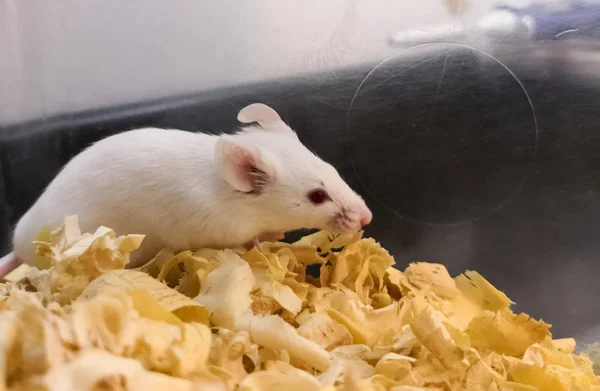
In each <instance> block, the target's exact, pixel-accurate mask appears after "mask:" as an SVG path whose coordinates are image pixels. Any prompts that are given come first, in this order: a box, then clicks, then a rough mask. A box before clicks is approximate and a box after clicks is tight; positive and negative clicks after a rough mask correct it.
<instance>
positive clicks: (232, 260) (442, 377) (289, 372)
mask: <svg viewBox="0 0 600 391" xmlns="http://www.w3.org/2000/svg"><path fill="white" fill-rule="evenodd" d="M142 240H144V237H143V235H126V236H120V237H117V236H116V235H115V233H114V231H112V230H111V229H110V228H107V227H99V228H98V230H96V232H95V233H93V234H89V233H84V234H82V233H81V232H80V230H79V226H78V222H77V217H76V216H69V217H67V218H65V222H64V225H63V226H62V227H60V228H59V229H57V230H56V231H54V232H52V233H49V234H45V235H43V237H41V238H40V240H39V241H36V242H35V243H34V245H35V246H36V248H37V254H38V256H39V258H40V263H38V264H40V265H43V264H46V265H49V268H48V269H46V270H39V269H37V268H31V267H27V266H21V267H20V268H18V269H17V270H15V271H14V272H13V273H11V275H10V276H8V277H7V280H8V281H7V282H5V283H2V284H0V336H1V337H0V391H1V390H49V391H59V390H60V391H71V390H72V391H88V390H89V391H99V390H120V391H121V390H123V391H124V390H133V391H137V390H140V391H141V390H164V389H169V390H215V391H217V390H223V391H225V390H249V391H262V390H288V391H294V390H298V391H300V390H320V391H354V390H378V391H379V390H382V391H383V390H390V391H425V390H452V391H458V390H469V391H470V390H475V391H477V390H481V391H501V390H507V391H508V390H512V391H533V390H540V391H562V390H596V391H600V378H599V377H598V376H596V375H595V374H594V371H593V365H592V362H591V360H590V358H589V357H588V356H586V355H584V354H581V355H576V354H574V350H575V341H574V340H573V339H570V338H567V339H559V340H556V339H553V338H552V334H551V333H550V325H549V324H547V323H545V322H543V321H541V320H535V319H532V318H531V317H529V316H528V315H526V314H515V313H513V312H512V310H511V305H512V304H513V303H512V302H511V301H510V299H509V298H508V297H507V296H506V295H505V294H504V293H502V292H500V291H499V290H497V289H496V288H495V287H494V286H492V284H490V283H489V282H488V281H487V280H486V279H485V278H483V277H482V276H481V275H479V274H478V273H477V272H474V271H467V272H465V273H464V274H461V275H459V276H457V277H455V278H452V277H451V276H450V275H449V274H448V271H447V270H446V268H445V267H444V266H443V265H439V264H431V263H413V264H410V265H409V266H408V267H407V269H406V270H405V271H404V272H401V271H399V270H397V269H394V268H393V265H394V264H395V261H394V258H393V257H392V256H391V255H390V254H389V253H388V252H387V251H386V250H385V249H383V248H382V247H381V246H380V245H379V244H378V243H377V242H376V241H375V240H374V239H371V238H362V233H358V234H352V235H339V236H336V235H332V234H331V233H328V232H325V231H321V232H317V233H315V234H312V235H309V236H306V237H304V238H302V239H301V240H299V241H298V242H296V243H292V244H286V243H261V244H259V245H258V246H257V247H255V248H253V249H252V250H249V251H246V250H243V249H227V250H214V249H190V250H188V251H184V252H180V253H174V252H172V251H170V250H169V249H165V250H163V251H161V252H160V253H159V254H157V256H156V257H155V258H154V259H153V260H152V261H151V262H150V263H149V264H147V265H144V266H143V267H141V268H138V269H136V270H130V269H125V266H126V265H127V263H128V261H129V254H130V253H131V252H132V251H135V250H136V249H137V248H138V247H139V246H140V244H141V243H142ZM309 265H320V266H318V267H320V276H319V277H311V276H309V275H307V271H306V268H307V266H309Z"/></svg>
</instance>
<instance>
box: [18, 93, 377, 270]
mask: <svg viewBox="0 0 600 391" xmlns="http://www.w3.org/2000/svg"><path fill="white" fill-rule="evenodd" d="M238 120H239V121H240V122H242V123H246V124H251V123H257V124H258V125H255V126H247V127H244V128H242V129H241V130H240V131H238V132H237V133H235V134H231V135H224V134H223V135H208V134H202V133H191V132H187V131H181V130H166V129H156V128H145V129H138V130H132V131H127V132H124V133H120V134H117V135H114V136H111V137H108V138H106V139H103V140H101V141H99V142H97V143H95V144H93V145H92V146H90V147H89V148H87V149H85V150H84V151H82V152H81V153H80V154H79V155H77V156H75V157H74V158H73V159H72V160H71V161H70V162H69V163H68V164H66V165H65V167H64V168H63V169H62V170H61V172H60V173H59V174H58V175H57V176H56V178H55V179H54V180H53V181H52V182H51V183H50V185H48V187H47V188H46V189H45V191H44V192H43V194H42V195H41V196H40V197H39V199H38V200H37V201H36V202H35V204H34V205H33V206H32V207H31V208H30V209H29V210H28V211H27V213H25V215H23V217H22V218H21V219H20V220H19V222H18V224H17V226H16V229H15V231H14V237H13V248H14V250H13V253H14V257H15V258H16V259H18V260H19V261H21V262H24V263H27V264H30V265H32V264H34V262H35V252H34V248H33V246H32V241H33V240H34V238H35V236H36V234H37V233H38V232H39V230H40V229H42V228H43V227H58V226H60V224H62V222H63V219H64V217H65V216H68V215H74V214H76V215H78V216H79V222H80V226H81V230H82V232H93V231H95V230H96V228H98V227H99V226H101V225H104V226H107V227H110V228H112V229H114V230H115V232H116V233H117V234H118V235H123V234H129V233H136V234H145V235H146V238H145V239H144V241H143V243H142V246H141V247H140V248H139V250H137V251H135V252H133V253H132V254H131V263H130V265H129V266H130V267H136V266H139V265H141V264H143V263H145V262H147V261H148V260H150V259H151V258H152V257H153V256H154V255H155V254H156V253H157V252H158V251H159V250H161V249H162V248H165V247H166V248H170V249H172V250H174V251H179V250H184V249H197V248H202V247H213V248H225V247H235V246H240V245H246V246H248V245H250V244H252V243H256V240H271V241H274V240H277V239H281V238H282V237H283V233H284V232H287V231H291V230H295V229H300V228H318V229H327V230H331V231H333V232H348V231H356V230H359V229H360V228H361V227H363V226H364V225H367V224H369V222H370V221H371V218H372V214H371V211H370V210H369V208H368V207H367V206H366V204H365V202H364V200H363V199H362V198H361V197H360V196H359V195H358V194H357V193H355V192H354V191H353V190H352V189H351V188H350V187H349V186H348V185H347V184H346V183H345V182H344V180H343V179H342V178H341V177H340V175H339V174H338V172H337V171H336V169H335V168H333V166H331V165H330V164H329V163H326V162H324V161H323V160H321V159H320V158H319V157H317V156H316V155H315V154H313V153H312V152H311V151H309V150H308V149H307V148H306V147H305V146H304V145H303V144H302V143H301V142H300V140H299V139H298V136H297V135H296V133H295V132H294V131H293V130H292V129H291V128H290V127H289V126H288V125H286V124H285V123H284V122H283V120H282V119H281V118H280V116H279V115H278V114H277V112H275V110H273V109H272V108H270V107H269V106H266V105H264V104H260V103H255V104H252V105H249V106H247V107H245V108H243V109H242V110H241V111H240V112H239V114H238Z"/></svg>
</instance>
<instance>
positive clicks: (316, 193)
mask: <svg viewBox="0 0 600 391" xmlns="http://www.w3.org/2000/svg"><path fill="white" fill-rule="evenodd" d="M308 199H309V200H310V202H312V203H313V204H315V205H318V204H322V203H323V202H325V201H327V200H329V199H330V198H329V194H327V192H326V191H325V190H323V189H315V190H311V191H310V192H309V193H308Z"/></svg>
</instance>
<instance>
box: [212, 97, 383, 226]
mask: <svg viewBox="0 0 600 391" xmlns="http://www.w3.org/2000/svg"><path fill="white" fill-rule="evenodd" d="M238 120H239V121H240V122H242V123H246V124H249V123H257V124H258V125H256V126H249V127H246V128H244V129H242V130H241V131H240V132H238V133H236V134H234V135H229V136H222V137H220V138H219V140H218V141H217V144H216V147H215V159H216V161H215V163H216V168H217V171H218V173H219V174H220V175H221V177H222V178H223V179H224V180H225V181H226V182H227V183H228V184H229V185H230V186H232V187H233V188H234V189H235V190H236V192H237V193H239V195H240V197H242V198H245V199H246V200H247V201H248V205H249V206H250V205H253V206H255V207H256V210H257V211H258V212H259V213H258V214H257V216H256V218H258V219H261V222H262V223H263V224H264V226H265V229H266V230H272V231H289V230H294V229H300V228H319V229H327V230H330V231H333V232H349V231H356V230H359V229H360V228H361V227H363V226H365V225H367V224H369V223H370V222H371V218H372V214H371V211H370V210H369V208H368V207H367V206H366V204H365V202H364V200H363V199H362V198H361V197H360V196H359V195H358V194H357V193H356V192H354V191H353V190H352V189H351V188H350V187H349V186H348V185H347V184H346V182H344V180H343V179H342V178H341V177H340V175H339V173H338V172H337V170H336V169H335V168H334V167H333V166H332V165H331V164H329V163H327V162H324V161H323V160H321V159H320V158H319V157H317V156H316V155H315V154H314V153H312V152H311V151H310V150H308V149H307V148H306V147H305V146H304V145H303V144H302V143H301V142H300V140H299V139H298V136H297V135H296V133H295V132H294V131H293V130H292V129H291V128H290V127H289V126H288V125H287V124H285V122H283V120H282V119H281V118H280V117H279V114H277V112H276V111H275V110H273V109H272V108H270V107H269V106H266V105H264V104H260V103H255V104H252V105H249V106H247V107H245V108H243V109H242V110H241V111H240V112H239V114H238Z"/></svg>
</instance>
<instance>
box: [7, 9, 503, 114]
mask: <svg viewBox="0 0 600 391" xmlns="http://www.w3.org/2000/svg"><path fill="white" fill-rule="evenodd" d="M452 1H460V0H215V1H207V0H0V123H4V124H6V123H12V122H18V121H23V120H27V119H34V118H40V117H49V116H52V115H55V114H59V113H67V112H77V111H80V110H85V109H89V108H98V107H105V106H111V105H116V104H122V103H128V102H136V101H140V100H145V99H153V98H159V97H167V96H171V95H177V94H182V93H189V92H197V91H202V90H206V89H211V88H215V87H219V86H230V85H235V84H240V83H245V82H253V81H259V80H265V79H272V78H278V77H283V76H288V75H296V74H300V73H302V72H311V71H315V70H326V69H331V68H335V67H340V66H347V65H350V64H353V63H359V62H365V61H374V60H378V59H383V58H385V57H387V56H388V55H390V54H391V53H393V50H394V49H393V48H391V47H389V46H388V45H387V38H388V37H389V35H390V34H391V33H393V32H394V31H396V30H399V29H407V28H412V27H420V26H424V25H431V24H437V23H440V22H448V21H451V20H452V16H451V15H450V13H449V12H448V9H447V7H446V2H452ZM463 1H464V5H465V6H464V9H466V10H467V11H468V12H472V13H473V12H474V13H478V12H480V11H481V10H482V9H484V8H486V7H487V6H489V4H490V3H491V2H492V1H491V0H490V1H488V0H477V1H468V0H463ZM467 6H468V7H467Z"/></svg>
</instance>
